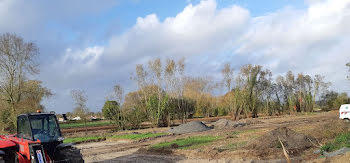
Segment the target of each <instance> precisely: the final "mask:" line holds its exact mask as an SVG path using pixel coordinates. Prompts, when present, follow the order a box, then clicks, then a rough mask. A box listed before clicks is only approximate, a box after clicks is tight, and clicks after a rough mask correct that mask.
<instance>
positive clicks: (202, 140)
mask: <svg viewBox="0 0 350 163" xmlns="http://www.w3.org/2000/svg"><path fill="white" fill-rule="evenodd" d="M220 138H221V137H219V136H192V137H188V138H183V139H176V140H174V141H170V142H163V143H158V144H155V145H153V146H152V148H153V149H160V148H170V147H171V146H172V145H173V144H176V146H177V147H178V148H180V149H193V148H197V147H200V146H203V145H207V144H209V143H211V142H213V141H216V140H218V139H220Z"/></svg>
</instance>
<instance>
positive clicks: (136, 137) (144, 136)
mask: <svg viewBox="0 0 350 163" xmlns="http://www.w3.org/2000/svg"><path fill="white" fill-rule="evenodd" d="M164 135H167V134H166V133H150V132H149V133H143V134H126V135H113V136H111V137H109V138H114V139H130V140H140V139H147V138H152V137H157V136H164Z"/></svg>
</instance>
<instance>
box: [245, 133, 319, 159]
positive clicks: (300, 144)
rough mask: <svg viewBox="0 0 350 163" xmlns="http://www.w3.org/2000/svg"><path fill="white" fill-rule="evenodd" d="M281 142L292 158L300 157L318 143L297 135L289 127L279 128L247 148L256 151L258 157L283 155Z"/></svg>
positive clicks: (312, 139) (299, 134)
mask: <svg viewBox="0 0 350 163" xmlns="http://www.w3.org/2000/svg"><path fill="white" fill-rule="evenodd" d="M279 140H281V142H282V143H283V146H284V147H285V148H286V150H287V151H288V152H289V155H290V156H298V155H300V154H301V153H302V152H303V151H305V150H307V149H309V148H311V147H313V146H314V142H316V140H315V138H313V137H310V136H306V135H304V134H301V133H297V132H295V131H293V130H291V129H289V128H287V127H279V128H276V129H274V130H272V131H270V132H268V133H266V134H264V135H262V136H260V137H259V138H257V139H256V140H255V141H253V142H251V143H249V144H248V145H247V146H246V148H247V149H249V150H254V151H255V153H256V154H257V155H258V156H268V155H269V154H272V153H278V154H280V155H282V153H283V152H282V145H281V143H280V141H279ZM282 156H283V155H282Z"/></svg>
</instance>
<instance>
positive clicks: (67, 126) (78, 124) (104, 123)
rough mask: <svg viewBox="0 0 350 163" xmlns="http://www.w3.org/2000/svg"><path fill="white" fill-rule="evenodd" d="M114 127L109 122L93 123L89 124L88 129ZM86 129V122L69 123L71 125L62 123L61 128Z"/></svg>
mask: <svg viewBox="0 0 350 163" xmlns="http://www.w3.org/2000/svg"><path fill="white" fill-rule="evenodd" d="M108 125H112V124H111V123H110V122H108V121H93V122H87V123H86V127H98V126H108ZM82 127H85V123H84V122H69V123H61V124H60V128H62V129H65V128H82Z"/></svg>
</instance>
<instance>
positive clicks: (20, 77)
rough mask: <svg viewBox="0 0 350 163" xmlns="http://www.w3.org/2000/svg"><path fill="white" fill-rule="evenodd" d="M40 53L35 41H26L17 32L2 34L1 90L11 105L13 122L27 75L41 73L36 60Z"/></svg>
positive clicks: (0, 43)
mask: <svg viewBox="0 0 350 163" xmlns="http://www.w3.org/2000/svg"><path fill="white" fill-rule="evenodd" d="M38 54H39V49H38V47H37V45H36V44H35V43H33V42H26V41H24V40H23V38H22V37H20V36H17V35H15V34H9V33H6V34H3V35H0V75H1V77H0V92H1V94H3V96H4V98H2V100H6V101H7V102H8V104H9V106H10V107H9V108H10V110H11V111H10V112H11V115H10V117H11V119H12V123H14V122H15V118H16V114H17V113H18V110H17V107H18V106H17V105H18V103H19V102H20V101H21V99H22V94H23V84H24V81H25V80H26V77H27V76H28V75H34V74H38V73H39V70H38V68H37V66H38V64H37V63H36V62H35V58H36V56H37V55H38ZM15 124H16V123H14V125H15Z"/></svg>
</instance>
